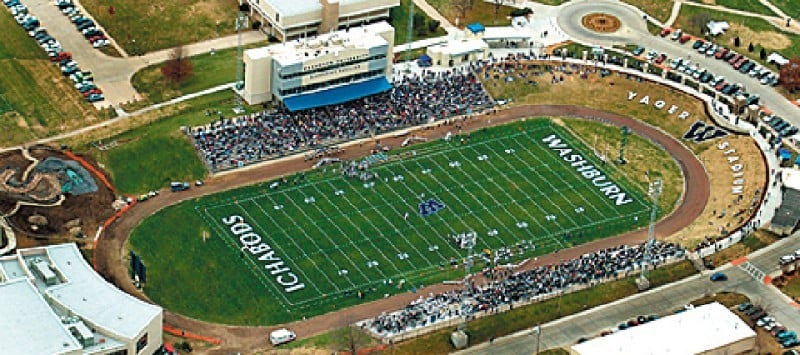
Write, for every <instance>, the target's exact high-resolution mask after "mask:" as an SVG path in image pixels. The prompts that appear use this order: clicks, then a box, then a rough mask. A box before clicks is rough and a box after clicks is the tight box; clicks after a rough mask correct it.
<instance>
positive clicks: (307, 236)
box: [251, 196, 341, 294]
mask: <svg viewBox="0 0 800 355" xmlns="http://www.w3.org/2000/svg"><path fill="white" fill-rule="evenodd" d="M266 197H267V198H269V199H270V201H272V202H273V203H274V202H275V201H274V200H272V198H270V197H269V196H266ZM251 202H252V203H253V204H254V205H256V207H257V208H258V210H259V211H261V214H263V215H264V216H266V217H267V218H269V220H270V221H272V224H273V225H274V226H275V227H277V228H278V230H280V231H281V232H282V233H283V235H285V236H286V239H289V241H290V242H291V243H292V244H293V245H294V247H295V248H297V250H299V251H300V252H301V253H303V255H304V256H306V257H307V254H306V251H305V249H304V248H303V247H301V246H300V245H299V244H297V242H296V241H295V240H294V238H292V237H291V235H290V234H289V233H288V232H287V231H286V229H284V228H283V226H281V224H280V223H278V221H277V220H275V218H273V217H272V216H271V215H270V214H269V213H267V211H265V210H264V208H262V207H261V204H259V203H258V202H255V201H251ZM281 211H283V210H281ZM292 222H294V220H292ZM295 225H297V224H296V223H295ZM305 237H306V238H308V239H311V238H310V237H309V235H308V233H305ZM311 242H312V243H314V244H315V245H316V242H315V241H314V239H311ZM278 245H280V244H275V246H276V247H277V248H279V249H280V247H278ZM317 249H319V246H317ZM280 250H281V253H283V254H284V255H290V254H288V253H286V252H285V251H284V250H282V249H280ZM326 257H327V255H326ZM308 259H309V260H310V261H311V264H313V265H314V267H316V268H317V269H319V270H322V268H320V267H319V265H317V263H316V262H315V261H314V259H313V258H310V257H309V258H308ZM328 261H330V262H331V264H333V265H336V263H334V262H333V260H331V259H330V257H328ZM300 269H302V268H300ZM322 275H323V276H325V279H326V280H328V283H330V284H331V286H333V288H335V289H336V291H341V289H340V288H339V286H337V285H336V283H335V282H333V280H331V278H330V277H328V274H326V273H322ZM309 280H310V279H309ZM315 288H316V286H315ZM318 290H319V289H318ZM321 293H323V294H324V293H325V292H321Z"/></svg>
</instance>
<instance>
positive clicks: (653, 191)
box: [636, 177, 662, 290]
mask: <svg viewBox="0 0 800 355" xmlns="http://www.w3.org/2000/svg"><path fill="white" fill-rule="evenodd" d="M661 190H662V182H661V178H660V177H656V178H655V179H653V181H652V182H650V187H649V188H648V194H649V195H650V197H651V198H652V199H653V208H652V209H651V210H650V226H649V227H648V229H647V242H645V245H644V255H643V257H642V263H641V267H642V273H641V275H639V279H638V280H636V285H637V286H638V287H639V289H640V290H646V289H648V288H650V281H649V280H648V279H647V272H648V270H647V267H648V266H650V263H651V262H652V259H653V256H652V255H651V253H652V251H651V250H650V249H651V248H652V247H653V243H655V241H656V216H657V215H658V197H659V196H661Z"/></svg>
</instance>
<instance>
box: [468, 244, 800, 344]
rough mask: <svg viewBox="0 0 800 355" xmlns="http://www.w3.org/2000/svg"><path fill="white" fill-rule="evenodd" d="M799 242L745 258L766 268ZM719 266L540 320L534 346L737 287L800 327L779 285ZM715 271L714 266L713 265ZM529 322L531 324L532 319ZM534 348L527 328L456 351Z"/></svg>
mask: <svg viewBox="0 0 800 355" xmlns="http://www.w3.org/2000/svg"><path fill="white" fill-rule="evenodd" d="M797 248H800V233H796V234H795V235H793V236H792V237H790V238H786V239H784V240H781V241H779V242H777V243H775V244H773V245H771V246H769V247H767V248H765V249H762V250H760V251H757V252H755V253H754V254H752V255H751V256H750V257H749V263H751V264H753V265H756V266H758V267H759V268H761V269H762V271H766V272H767V274H769V273H770V272H772V271H776V270H778V258H779V257H780V256H781V255H783V254H785V253H786V251H787V250H795V249H797ZM718 270H721V271H724V272H725V273H726V274H727V275H728V278H729V279H728V281H725V282H711V281H709V280H708V276H709V275H710V273H711V272H709V271H707V272H704V273H702V274H700V275H695V276H692V277H690V278H688V279H684V280H682V281H679V282H677V283H673V284H669V285H665V286H662V287H659V288H656V289H653V290H650V291H647V292H645V293H641V294H637V295H634V296H631V297H628V298H625V299H622V300H619V301H616V302H613V303H609V304H606V305H603V306H599V307H597V308H594V309H591V310H589V311H585V312H582V313H578V314H574V315H572V316H569V317H564V318H561V319H559V320H556V321H554V322H551V323H548V324H545V325H543V326H542V335H541V339H540V344H539V347H540V349H541V350H544V349H549V348H556V347H567V346H570V345H572V344H575V342H576V341H577V340H578V339H580V338H581V337H587V338H589V337H593V336H596V335H598V334H599V333H600V332H602V331H604V330H608V329H611V328H614V327H616V326H617V325H618V324H619V323H622V322H624V321H627V320H629V319H631V318H634V317H636V316H639V315H644V314H671V313H672V312H673V311H675V310H677V309H678V308H680V307H681V306H683V305H684V304H686V303H689V302H691V301H692V300H695V299H698V298H701V297H703V296H705V295H706V294H710V293H719V292H723V291H731V292H738V293H742V294H744V295H746V296H748V297H750V299H751V300H752V301H753V302H754V303H758V304H760V305H761V306H762V307H764V309H766V310H767V312H768V313H769V314H770V315H771V316H773V317H775V319H776V320H777V321H778V322H781V323H783V324H784V325H785V326H786V327H787V328H788V329H790V330H794V331H800V309H798V308H796V306H795V305H793V304H792V303H790V300H788V299H787V298H786V297H785V296H784V295H783V294H782V293H780V291H779V290H778V289H776V288H775V287H773V286H767V285H764V283H763V282H762V281H760V280H755V279H753V277H752V276H750V274H749V273H747V272H745V271H744V270H743V267H740V266H733V265H731V264H726V265H725V266H723V267H721V268H719V269H718ZM715 271H717V270H715ZM532 326H533V325H532ZM535 349H536V337H535V336H534V335H532V334H531V331H530V330H526V331H523V332H519V333H516V334H513V335H510V336H508V337H505V338H500V339H496V340H495V341H494V344H492V345H489V344H486V343H485V344H481V345H477V346H475V347H472V348H469V349H467V350H465V351H461V352H459V354H492V355H498V354H530V353H532V352H534V351H535Z"/></svg>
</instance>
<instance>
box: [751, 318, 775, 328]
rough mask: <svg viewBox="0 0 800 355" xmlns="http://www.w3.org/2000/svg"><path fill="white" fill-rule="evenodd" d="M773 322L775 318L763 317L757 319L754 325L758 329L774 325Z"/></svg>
mask: <svg viewBox="0 0 800 355" xmlns="http://www.w3.org/2000/svg"><path fill="white" fill-rule="evenodd" d="M774 322H775V318H772V317H764V318H761V319H759V320H758V321H757V322H756V325H757V326H759V327H763V326H765V325H768V324H770V323H774Z"/></svg>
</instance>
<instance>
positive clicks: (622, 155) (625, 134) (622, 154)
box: [617, 126, 631, 165]
mask: <svg viewBox="0 0 800 355" xmlns="http://www.w3.org/2000/svg"><path fill="white" fill-rule="evenodd" d="M620 131H621V133H622V138H621V139H620V142H619V159H617V163H619V164H620V165H624V164H625V163H627V162H628V161H626V160H625V145H626V144H628V135H629V134H631V129H630V128H628V126H622V129H621V130H620Z"/></svg>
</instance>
